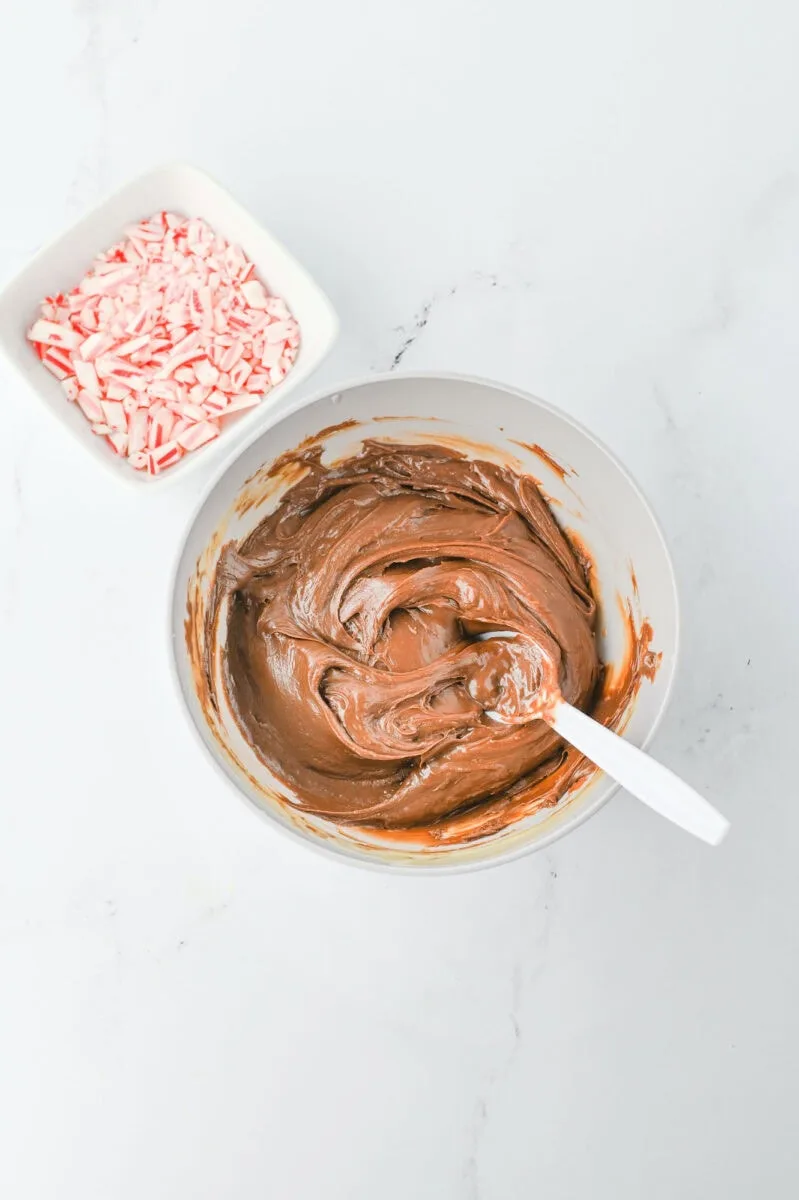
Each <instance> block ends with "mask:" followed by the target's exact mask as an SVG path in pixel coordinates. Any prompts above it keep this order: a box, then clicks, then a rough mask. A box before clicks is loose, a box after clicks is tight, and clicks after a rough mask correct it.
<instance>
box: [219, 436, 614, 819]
mask: <svg viewBox="0 0 799 1200" xmlns="http://www.w3.org/2000/svg"><path fill="white" fill-rule="evenodd" d="M291 465H292V467H293V468H295V467H296V466H297V465H301V467H302V472H301V473H302V478H300V479H299V481H298V482H296V483H295V484H294V485H293V486H292V487H291V488H290V489H289V490H288V492H287V493H286V494H285V495H284V497H283V499H282V501H281V503H280V504H279V506H278V508H277V509H276V511H275V512H273V513H272V514H271V515H269V516H267V517H266V518H265V519H264V520H262V521H261V522H260V524H259V525H258V526H257V527H256V529H255V530H254V531H253V532H252V533H251V534H250V535H249V536H248V537H247V538H246V539H245V540H244V541H243V542H241V543H240V544H235V543H230V544H228V545H227V546H225V547H224V549H223V551H222V553H221V555H220V558H219V563H218V567H217V572H216V578H215V582H214V587H213V593H212V602H211V604H210V607H209V612H208V621H207V625H206V646H211V645H212V644H213V642H214V631H215V630H216V625H217V618H218V616H219V614H220V613H221V611H222V607H223V602H224V601H225V600H227V601H228V604H227V619H226V626H225V628H224V629H219V630H216V634H217V636H219V637H220V638H221V641H222V667H223V679H224V684H225V689H226V692H227V695H228V699H229V702H230V705H231V708H232V710H233V712H234V714H235V717H236V720H237V722H238V724H239V726H240V728H241V731H242V733H243V735H244V736H245V738H246V739H247V741H248V742H249V743H250V745H251V746H252V747H253V749H254V750H255V752H256V753H257V754H258V756H259V757H260V758H261V759H262V760H263V761H264V762H265V763H266V764H267V765H268V766H269V767H270V769H271V770H272V772H273V773H274V774H275V775H276V776H277V777H278V778H279V779H282V780H283V781H284V782H285V784H286V785H287V786H288V787H289V789H290V791H291V797H290V801H291V802H292V803H294V804H295V805H296V806H297V807H300V808H302V809H303V810H304V811H306V812H313V813H317V814H320V815H323V816H326V817H329V818H331V819H333V820H334V821H336V822H340V823H358V824H366V825H371V826H375V827H382V828H385V829H393V830H401V829H403V828H415V827H419V826H432V825H434V824H435V823H436V822H437V821H441V820H442V819H443V818H445V817H448V816H449V815H450V814H457V813H460V812H462V811H463V810H475V809H477V808H480V807H483V808H487V809H490V808H491V806H492V805H497V804H502V803H507V796H508V794H510V795H512V796H516V797H518V796H519V795H520V794H521V793H524V795H525V796H528V795H531V794H532V795H534V796H535V795H537V796H539V797H540V798H541V800H542V802H546V803H552V802H554V800H555V799H557V796H558V795H559V794H561V793H562V791H563V790H565V788H566V786H567V785H568V782H569V780H570V779H571V778H573V776H574V773H575V772H574V769H573V768H575V767H576V766H577V765H579V764H580V763H581V762H583V761H584V760H580V759H579V756H578V755H577V754H576V752H575V751H572V750H568V749H567V748H565V747H564V746H563V745H562V743H561V741H560V739H559V738H558V737H557V735H556V734H554V733H553V732H552V730H551V729H550V728H549V727H548V726H547V725H546V724H545V723H544V722H543V721H542V720H540V719H538V718H537V716H536V713H537V712H538V711H540V708H539V707H537V706H538V705H539V703H540V698H541V696H542V695H550V694H551V693H552V691H553V690H554V689H557V688H559V689H560V691H561V693H562V695H563V696H564V698H565V699H566V700H568V701H569V702H570V703H572V704H575V705H578V706H579V707H581V708H589V707H590V706H591V704H592V701H593V699H594V697H595V694H596V692H597V685H598V682H599V680H600V676H601V667H600V663H599V659H598V655H597V649H596V644H595V639H594V620H595V613H596V606H595V602H594V598H593V596H592V594H591V590H590V587H589V584H588V580H587V577H586V570H585V567H584V565H583V563H582V562H581V560H580V558H579V557H578V555H577V553H576V552H575V550H574V549H573V547H572V546H571V544H570V543H569V541H568V539H567V538H566V536H565V535H564V533H563V532H562V531H561V529H560V527H559V526H558V524H557V523H556V521H555V519H554V517H553V515H552V513H551V511H550V509H549V507H548V505H547V504H546V502H545V501H544V499H543V497H542V495H541V493H540V491H539V490H538V487H537V486H536V483H535V481H534V480H533V479H532V478H530V477H529V476H523V475H518V474H515V473H514V472H512V471H510V470H508V469H504V468H502V467H499V466H496V465H494V464H492V463H490V462H481V461H470V460H468V459H467V458H465V457H463V456H462V455H460V454H459V453H458V452H457V451H454V450H450V449H446V448H444V447H441V446H433V445H426V446H394V445H389V444H383V443H380V442H376V441H367V442H365V443H364V446H363V450H362V452H361V453H360V454H359V455H357V456H356V457H354V458H350V459H348V460H347V461H345V462H342V463H338V464H337V465H334V466H331V467H326V466H325V465H323V463H322V461H321V450H320V449H319V447H318V446H311V447H309V448H308V449H307V450H305V451H300V452H298V454H297V455H295V456H294V457H293V459H292V464H291ZM220 624H221V622H220ZM496 630H499V631H503V632H510V633H512V634H514V635H515V636H514V637H513V638H511V639H506V638H500V639H495V640H494V639H492V640H484V635H485V634H486V633H487V632H491V631H496ZM212 699H213V697H212ZM567 760H568V762H569V765H570V769H569V770H564V763H565V762H566V761H567Z"/></svg>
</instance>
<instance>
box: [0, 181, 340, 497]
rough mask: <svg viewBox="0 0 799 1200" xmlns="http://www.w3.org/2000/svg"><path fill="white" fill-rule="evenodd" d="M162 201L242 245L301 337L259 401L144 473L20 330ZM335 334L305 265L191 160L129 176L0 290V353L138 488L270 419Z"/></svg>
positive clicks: (103, 461)
mask: <svg viewBox="0 0 799 1200" xmlns="http://www.w3.org/2000/svg"><path fill="white" fill-rule="evenodd" d="M162 209H170V210H172V211H174V212H177V213H180V214H181V215H185V216H192V217H204V218H205V220H206V221H207V222H208V223H209V225H211V227H212V228H213V229H214V230H215V231H216V232H217V233H220V234H222V236H223V237H225V238H227V239H228V240H229V241H232V242H235V243H237V244H238V245H240V246H241V247H242V249H243V250H244V252H245V253H246V254H247V256H248V258H250V259H251V261H252V262H254V263H255V266H256V268H257V271H258V274H259V276H260V278H261V279H263V280H264V282H265V283H266V285H267V287H268V288H269V290H270V291H271V292H274V293H275V294H276V295H278V296H282V297H283V299H284V300H285V301H286V303H287V304H288V306H289V308H290V309H291V311H292V313H293V314H294V316H295V317H296V318H297V320H298V321H299V323H300V334H301V342H300V348H299V352H298V354H297V359H296V362H295V364H294V366H293V368H292V370H291V371H289V373H288V375H287V376H286V379H285V380H284V381H283V383H281V384H279V385H278V386H277V387H276V388H274V390H273V391H271V392H270V393H269V395H268V396H267V397H266V398H265V399H264V401H263V402H262V403H261V404H259V405H258V406H257V407H255V408H251V409H248V410H247V411H245V412H241V413H238V414H236V415H234V416H232V417H231V418H230V419H229V421H228V422H227V423H226V425H225V428H224V429H223V430H222V433H221V435H220V437H218V438H216V439H215V440H214V441H213V442H210V443H208V444H207V445H206V446H203V447H202V449H200V450H196V451H194V452H193V453H191V454H186V455H184V457H183V458H182V459H181V460H180V462H178V463H176V464H175V466H174V467H171V468H170V469H169V470H168V471H164V472H163V473H162V474H160V475H155V476H148V475H147V474H146V473H145V472H142V471H134V470H132V469H131V467H130V466H129V465H128V463H127V462H126V461H125V460H124V459H121V458H118V457H117V456H116V455H115V454H114V453H113V452H112V451H111V449H110V448H109V447H108V446H107V445H106V444H105V440H104V439H103V438H98V437H96V436H95V435H94V434H93V433H92V431H91V429H90V427H89V425H88V422H87V421H86V419H85V417H84V416H83V414H82V413H81V411H80V410H79V409H78V408H77V406H76V405H74V404H70V403H69V401H68V400H67V398H66V396H65V394H64V390H63V388H62V387H61V384H60V383H59V382H58V380H57V379H55V378H54V376H53V375H51V374H50V372H49V371H47V370H45V368H44V367H43V366H42V364H41V363H40V362H39V360H38V358H37V357H36V355H35V354H34V352H33V349H32V347H31V344H30V342H28V340H27V338H26V336H25V335H26V333H27V331H28V329H29V328H30V326H31V325H32V323H33V321H34V319H35V318H36V316H37V315H38V308H39V303H40V302H41V300H42V299H43V298H44V297H45V296H46V295H51V294H52V293H53V292H58V291H68V290H69V289H70V288H72V287H74V286H75V284H76V283H78V282H79V281H80V280H81V279H82V278H83V276H84V275H85V273H86V270H87V269H88V267H89V266H90V265H91V263H92V260H93V259H94V258H95V257H96V256H97V255H98V254H100V253H101V252H102V251H103V250H107V249H108V247H109V246H112V245H113V244H114V243H115V242H118V241H119V240H120V239H121V237H122V235H123V233H124V230H125V228H126V227H127V226H128V225H132V224H135V222H136V221H139V220H141V219H142V218H144V217H149V216H151V215H152V214H153V213H154V212H159V211H161V210H162ZM337 335H338V318H337V317H336V314H335V312H334V311H333V307H332V305H331V304H330V301H329V300H328V299H327V296H325V294H324V292H323V291H322V290H321V288H320V287H318V286H317V284H316V283H314V281H313V279H312V278H311V276H310V275H309V274H308V272H307V271H306V270H305V268H304V267H302V266H300V264H299V263H298V262H297V260H296V259H295V258H293V256H292V255H291V254H289V252H288V250H286V249H285V247H283V246H281V244H280V242H278V241H277V240H276V239H275V238H274V237H273V236H272V235H271V234H270V233H268V232H267V230H266V229H264V227H263V226H262V225H261V224H260V223H259V222H258V221H256V219H255V218H254V217H252V216H251V215H250V214H249V213H248V212H247V211H246V209H244V208H242V206H241V205H240V204H239V203H238V202H237V201H236V200H234V199H233V197H232V196H231V195H230V193H229V192H226V191H225V189H224V188H223V187H220V185H219V184H218V183H215V182H214V180H213V179H211V178H210V177H209V176H208V175H206V174H204V172H202V171H198V170H197V169H196V168H195V167H189V166H168V167H159V168H158V169H157V170H154V171H151V172H149V173H148V174H147V175H143V176H142V177H141V178H140V179H136V180H134V181H133V182H132V183H129V184H127V185H126V186H125V187H123V188H122V190H121V191H118V192H116V193H115V194H114V195H113V196H110V197H109V198H108V199H107V200H105V201H104V202H103V203H102V204H100V205H99V207H98V208H96V209H94V211H93V212H91V213H89V214H88V216H86V217H84V218H83V220H81V221H79V222H78V223H77V225H73V227H72V228H71V229H69V230H67V232H66V233H63V234H62V235H61V237H59V238H57V239H56V241H54V242H51V244H50V245H49V246H46V247H45V248H44V249H43V250H40V251H39V253H38V254H37V255H36V256H35V257H34V258H33V259H32V260H31V262H30V263H28V265H27V266H26V267H25V268H24V269H23V270H22V271H21V272H20V274H19V275H17V277H16V278H15V279H13V280H12V282H11V283H10V284H8V286H7V287H6V288H5V289H4V291H3V292H2V294H0V351H2V352H3V353H4V355H5V357H6V358H7V359H8V361H9V363H10V364H11V366H12V367H14V368H15V370H16V371H17V373H18V374H19V375H20V376H21V377H22V378H23V379H24V380H25V382H26V383H27V384H28V385H29V386H30V387H31V388H32V390H33V391H34V392H35V393H36V395H37V396H38V397H39V399H40V400H42V401H43V403H44V404H45V405H46V406H47V408H48V409H49V410H50V412H51V413H52V414H53V416H54V417H55V418H56V419H57V420H58V421H60V422H61V424H62V425H63V426H64V428H65V429H67V430H68V431H69V432H70V433H71V434H72V435H73V436H74V437H75V438H76V439H77V440H78V441H79V442H80V444H81V445H82V446H84V447H85V449H86V450H87V451H88V453H89V454H91V455H92V457H93V458H94V459H95V460H96V461H97V462H98V463H99V464H100V465H101V466H104V467H106V468H107V470H109V471H112V472H113V473H114V475H116V477H117V478H118V479H122V480H125V481H127V482H128V483H131V484H133V485H134V486H138V487H155V486H159V487H160V486H163V485H164V483H168V482H170V481H171V482H174V481H176V480H178V479H182V478H183V477H184V476H185V475H186V473H187V472H188V471H192V470H194V469H195V468H196V467H198V466H200V465H202V466H205V467H207V466H208V465H209V464H210V463H211V462H212V461H214V460H216V459H217V458H220V457H224V456H225V455H226V454H227V453H228V451H229V450H230V449H231V447H232V445H233V444H240V442H241V441H242V439H243V437H244V435H245V434H247V433H253V432H254V431H255V430H257V429H259V428H260V427H262V426H264V425H268V424H269V423H270V420H271V411H272V409H273V407H274V406H275V404H277V403H278V402H280V404H281V407H282V401H283V399H284V398H285V397H286V396H287V395H288V394H289V393H290V392H291V391H292V390H293V389H294V388H296V387H297V386H298V384H300V383H302V382H303V380H305V379H307V378H308V376H309V375H310V374H311V373H312V372H313V371H315V370H316V368H317V367H318V366H319V364H320V363H321V362H322V360H323V359H324V358H325V356H326V355H327V354H328V352H329V351H330V349H331V347H332V346H333V343H334V342H335V340H336V337H337Z"/></svg>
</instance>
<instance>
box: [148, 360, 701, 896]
mask: <svg viewBox="0 0 799 1200" xmlns="http://www.w3.org/2000/svg"><path fill="white" fill-rule="evenodd" d="M400 379H401V380H403V381H408V380H420V381H421V380H445V381H448V382H452V383H468V384H476V385H478V386H481V387H489V388H494V389H498V390H500V391H504V392H508V393H510V394H511V395H514V396H517V397H519V398H520V399H523V400H526V401H528V402H529V403H531V404H533V405H536V406H538V407H539V408H542V409H544V411H546V412H548V413H550V414H552V415H553V416H556V417H558V418H560V419H561V420H563V421H565V422H566V424H568V425H571V426H572V428H573V429H575V430H577V432H578V433H581V434H582V435H583V436H584V437H586V438H588V440H589V441H591V442H593V443H594V445H595V446H596V447H597V448H598V449H600V450H601V451H602V452H603V453H604V454H605V455H606V456H607V457H608V458H609V459H610V461H611V462H612V463H613V465H614V466H615V467H616V469H617V470H618V471H619V472H620V473H621V475H622V476H623V477H624V478H625V480H626V481H627V483H628V484H629V485H630V487H631V488H632V489H633V491H634V493H635V494H636V496H637V497H638V499H639V501H640V502H641V504H642V506H643V508H644V510H645V512H646V514H647V515H648V517H649V519H650V521H651V523H652V527H653V529H654V531H655V533H656V535H657V538H658V540H659V542H660V547H661V549H662V551H663V556H664V559H665V562H666V565H667V566H668V574H669V579H670V582H671V596H672V603H673V609H674V653H673V656H672V668H671V673H670V676H669V679H668V681H667V683H666V688H665V690H664V693H663V696H662V698H661V701H660V705H659V707H658V709H657V711H656V712H655V714H654V716H653V718H652V722H651V725H650V727H649V729H648V731H647V733H646V736H645V737H644V738H643V740H642V741H641V743H640V748H641V749H642V750H645V749H646V748H647V746H649V745H650V743H651V742H652V739H653V738H654V736H655V734H656V733H657V731H658V729H659V728H660V725H661V722H662V721H663V717H664V716H665V714H666V711H667V709H668V707H669V704H670V702H671V697H672V693H673V691H674V684H675V680H676V678H677V672H678V669H679V664H680V648H681V614H680V599H679V593H678V590H677V577H676V573H675V570H674V563H673V560H672V557H671V553H670V551H669V546H668V542H667V541H666V538H665V535H664V533H663V530H662V528H661V525H660V521H659V520H658V518H657V516H656V515H655V512H654V510H653V509H652V506H651V504H650V503H649V501H648V500H647V498H646V496H645V495H644V493H643V491H642V490H641V487H640V486H639V484H638V483H637V481H636V480H635V479H634V477H633V476H632V475H631V474H630V472H629V471H628V469H627V468H626V467H625V466H624V465H623V464H622V463H621V462H620V461H619V459H618V458H617V457H616V455H615V454H614V453H613V451H612V450H610V449H609V448H608V447H607V446H606V445H605V443H604V442H603V441H602V439H601V438H598V437H597V436H596V434H594V433H593V432H592V431H591V430H589V429H588V428H587V427H586V426H585V425H583V424H582V422H580V421H578V420H576V419H575V418H574V417H572V416H571V415H570V414H568V413H565V412H564V411H563V410H562V409H560V408H558V407H557V406H556V405H554V404H550V403H548V402H547V401H546V400H541V399H540V398H539V397H538V396H534V395H533V394H532V393H531V392H526V391H524V390H523V389H521V388H517V387H515V386H513V385H512V384H506V383H502V382H500V381H498V380H495V379H488V378H486V377H484V376H479V375H470V374H466V373H463V372H458V371H408V372H406V371H400V372H397V371H384V372H379V373H375V374H370V375H362V376H357V377H355V378H353V379H349V380H346V381H344V382H341V383H338V384H334V385H332V386H326V387H324V388H322V389H320V390H319V391H317V392H314V393H313V394H312V395H310V396H305V397H302V398H298V399H297V400H295V401H294V403H291V404H289V405H287V406H286V407H285V408H283V409H282V410H281V411H280V413H278V414H276V416H275V419H274V420H272V421H270V422H269V423H268V424H266V425H264V426H263V427H261V428H260V429H258V430H257V431H254V432H253V434H252V435H251V436H250V437H248V438H246V439H245V440H244V441H243V442H241V443H240V444H239V445H238V446H236V447H235V448H234V449H232V452H231V453H230V454H228V456H227V457H226V458H225V460H224V461H223V462H222V463H220V464H219V466H218V468H217V470H216V471H215V472H214V474H213V475H212V476H211V478H210V479H208V480H207V481H206V483H205V486H204V487H203V489H202V491H201V492H200V495H199V496H198V498H197V500H196V502H195V504H194V505H193V506H192V509H191V511H190V513H189V516H188V519H187V521H186V525H185V528H184V532H183V534H182V536H181V538H180V541H179V543H178V546H177V549H176V552H175V556H174V560H173V564H172V567H171V570H170V573H169V581H168V593H167V594H168V609H167V630H166V633H167V651H168V658H169V675H170V678H171V680H172V685H173V689H174V691H175V693H176V699H177V702H178V705H179V707H180V709H181V710H182V712H183V717H184V720H185V721H186V722H187V723H188V725H189V726H190V728H191V731H192V734H193V736H194V738H195V739H196V741H197V742H198V743H199V745H200V746H201V747H202V750H203V753H204V755H205V756H206V758H208V759H210V761H211V762H212V763H213V765H214V768H215V770H216V772H217V773H218V774H219V775H220V776H221V777H222V778H223V779H224V780H225V783H226V785H227V787H228V788H229V789H230V790H232V791H233V792H235V793H236V795H237V796H238V798H239V800H240V801H241V802H243V803H244V804H245V805H246V806H247V807H248V808H249V809H251V810H252V811H254V812H255V813H257V814H258V815H259V816H260V818H261V819H262V820H264V821H266V822H267V823H268V825H269V826H270V828H272V829H276V830H278V831H279V832H280V833H282V834H283V835H285V836H286V837H288V838H290V839H291V840H292V841H293V842H295V843H300V844H301V845H303V846H305V847H306V848H309V849H311V850H314V851H315V852H316V853H317V854H320V855H322V856H323V857H324V858H325V859H326V860H327V861H328V862H330V861H337V862H339V863H340V864H341V865H342V866H346V865H349V866H356V867H360V868H363V869H365V870H369V871H377V872H379V873H381V874H392V875H415V876H432V875H461V874H466V873H469V872H472V871H484V870H489V869H491V868H493V867H501V866H504V865H505V864H507V863H510V862H515V861H517V860H518V859H520V858H525V857H526V856H527V855H530V854H535V853H537V852H538V851H539V850H545V849H546V848H547V847H549V846H551V845H552V844H553V842H557V841H559V840H560V839H561V838H563V837H565V836H566V835H567V834H569V833H572V832H573V831H574V830H575V829H578V828H579V827H580V826H581V825H583V824H584V823H585V822H586V821H588V820H590V818H591V817H593V816H595V815H596V813H598V812H599V811H600V809H602V808H604V807H605V805H606V804H607V803H608V802H609V801H610V800H611V799H612V798H613V797H614V796H615V795H616V793H617V792H618V791H620V790H621V785H620V784H618V783H616V781H615V780H613V779H611V778H610V777H609V776H607V775H606V772H604V771H602V770H601V769H599V771H598V774H597V775H595V776H594V777H593V780H594V781H597V782H598V781H601V780H602V779H603V778H606V779H608V781H609V783H610V787H609V789H608V791H607V793H606V794H605V795H604V796H599V797H597V799H596V800H594V801H592V802H591V803H590V804H589V805H587V806H586V807H585V808H584V809H582V810H581V811H580V812H579V813H576V814H575V815H574V816H573V818H572V819H571V821H564V822H563V824H562V825H561V826H559V827H558V828H557V829H553V830H551V831H550V832H549V833H547V834H545V835H544V836H543V837H542V838H540V839H538V840H536V841H534V842H530V843H525V842H522V843H521V845H518V846H514V847H512V848H509V849H507V850H505V851H502V850H501V849H500V850H498V851H497V853H496V854H494V855H492V856H490V857H488V858H485V859H469V860H467V861H465V862H463V861H457V860H456V861H454V862H451V863H448V862H444V861H438V862H431V863H427V864H426V863H425V862H424V861H423V860H422V859H421V858H420V859H419V861H418V862H414V861H404V862H401V863H393V862H387V861H385V860H382V859H380V858H379V857H378V856H377V855H375V857H374V858H371V857H370V856H369V855H368V854H367V853H363V854H359V853H355V852H351V851H349V850H348V849H347V847H346V846H344V845H341V844H339V843H337V842H332V843H331V842H328V841H327V840H326V839H324V838H320V837H315V836H314V835H313V834H311V833H305V832H303V831H302V830H300V829H298V828H297V827H296V826H294V825H292V824H290V823H287V822H286V823H284V822H283V821H280V820H278V818H277V817H275V816H274V815H273V814H272V813H271V812H270V811H269V810H268V809H266V808H264V807H262V806H261V805H259V804H257V803H256V802H255V801H254V800H253V799H252V798H251V797H250V796H248V795H247V794H246V792H244V790H243V789H242V788H241V787H239V786H238V784H237V783H236V782H235V781H234V780H233V779H232V778H231V776H230V775H228V773H227V771H225V769H224V768H223V766H222V764H221V762H220V761H219V759H218V758H217V756H216V755H215V754H214V753H213V751H212V750H211V748H210V746H209V745H208V744H207V742H206V741H205V739H204V738H203V737H202V735H201V733H200V730H199V729H198V728H197V725H196V723H195V721H194V719H193V717H192V715H191V712H190V711H189V707H188V704H187V703H186V700H185V698H184V695H183V687H182V685H181V681H180V675H179V673H178V662H177V653H178V650H177V639H176V636H175V626H174V620H173V617H174V612H175V600H176V594H177V586H178V571H179V568H180V565H181V562H182V560H183V557H184V554H185V551H186V546H187V543H188V540H189V537H190V536H191V533H192V530H193V529H194V526H195V524H196V522H197V518H198V517H199V515H200V512H201V511H202V509H203V507H204V505H205V503H206V501H207V500H208V498H209V497H210V495H211V493H212V492H213V490H214V488H215V487H216V486H217V484H218V483H219V482H220V481H221V479H222V477H223V476H224V475H225V474H226V473H227V471H228V470H230V468H231V467H232V466H233V464H234V463H235V461H236V460H237V459H238V458H239V457H240V456H241V455H243V454H244V453H245V451H247V450H248V449H249V448H250V446H251V445H252V444H253V443H254V442H256V441H257V440H258V438H260V437H262V436H263V435H264V434H265V433H268V432H269V430H270V429H272V428H274V427H275V426H276V425H278V424H279V423H280V422H281V421H282V420H284V418H287V417H291V416H293V415H294V414H295V413H297V412H299V411H300V410H301V409H303V408H310V407H311V405H313V404H316V403H317V402H319V401H321V400H324V399H326V398H327V397H330V396H335V395H338V394H340V393H344V392H347V391H352V390H354V389H356V388H360V387H366V386H369V385H370V384H383V383H388V382H390V381H394V380H400ZM622 736H624V735H623V734H622ZM553 811H554V810H553Z"/></svg>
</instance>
